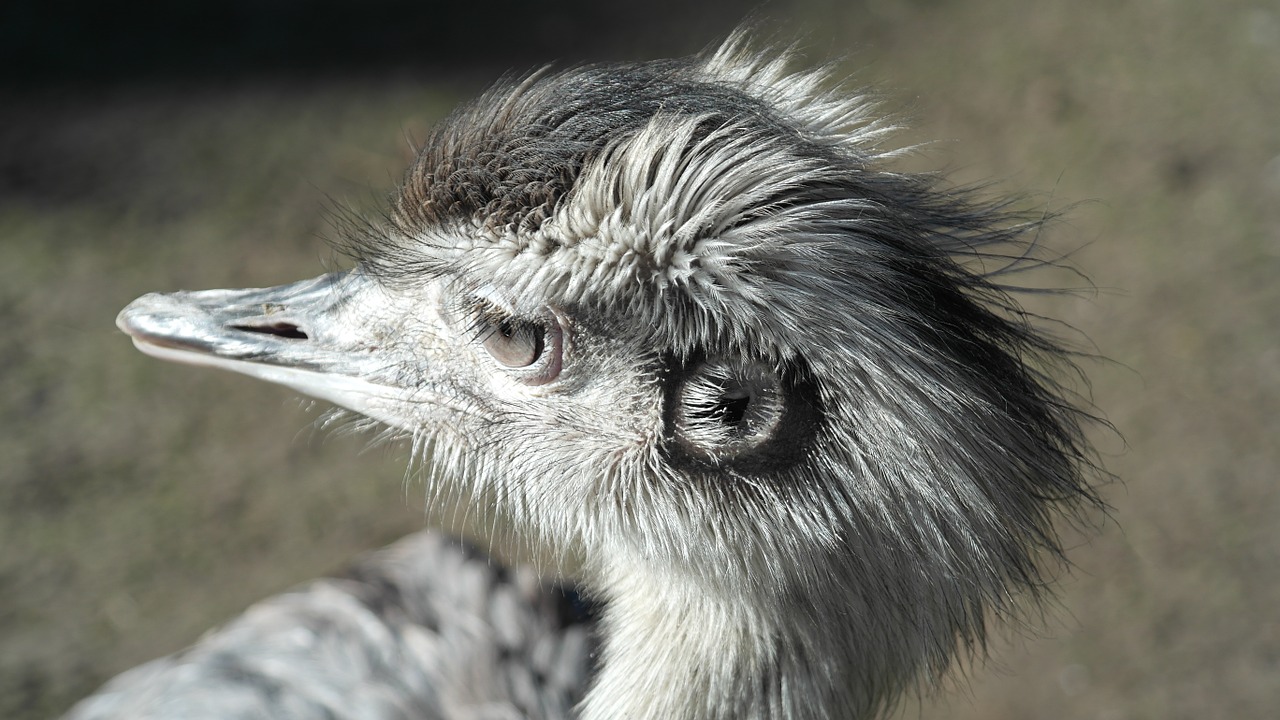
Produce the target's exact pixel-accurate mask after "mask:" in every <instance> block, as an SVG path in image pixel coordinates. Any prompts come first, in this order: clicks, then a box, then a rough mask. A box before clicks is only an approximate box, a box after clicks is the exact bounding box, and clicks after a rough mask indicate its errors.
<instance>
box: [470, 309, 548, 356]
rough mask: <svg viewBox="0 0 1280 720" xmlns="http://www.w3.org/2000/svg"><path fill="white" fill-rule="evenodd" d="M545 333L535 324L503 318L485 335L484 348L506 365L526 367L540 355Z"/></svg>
mask: <svg viewBox="0 0 1280 720" xmlns="http://www.w3.org/2000/svg"><path fill="white" fill-rule="evenodd" d="M545 334H546V333H545V331H544V330H543V329H542V328H540V327H538V326H536V325H533V324H530V323H519V322H515V321H512V320H504V321H502V322H500V323H497V324H496V325H495V326H494V327H493V332H490V333H489V334H488V335H487V336H486V337H485V339H484V348H485V350H486V351H488V353H489V355H490V356H492V357H493V359H494V360H497V361H498V362H499V363H500V364H502V365H504V366H506V367H509V368H522V367H528V366H530V365H532V364H534V363H535V362H537V361H538V358H540V357H542V352H543V349H544V345H545V343H544V339H543V338H544V336H545Z"/></svg>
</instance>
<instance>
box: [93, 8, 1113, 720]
mask: <svg viewBox="0 0 1280 720" xmlns="http://www.w3.org/2000/svg"><path fill="white" fill-rule="evenodd" d="M795 65H796V63H795V62H794V59H793V57H792V53H790V52H789V51H785V50H783V51H776V50H767V51H758V50H755V49H753V48H752V46H751V44H750V43H749V42H748V40H747V38H746V36H745V33H742V32H739V33H737V34H735V35H734V36H732V37H731V38H730V39H729V40H728V41H726V42H725V43H724V44H723V45H722V46H720V47H719V48H717V49H714V50H711V51H708V52H706V53H704V54H702V55H699V56H695V57H693V58H689V59H684V60H670V61H657V62H647V63H637V64H613V65H592V66H584V67H577V68H572V69H568V70H564V71H559V72H552V71H546V70H544V71H539V72H535V73H533V74H530V75H528V76H526V77H523V78H520V79H516V80H512V81H507V82H504V83H501V84H499V85H498V86H496V87H495V88H493V89H491V90H489V91H488V92H486V93H485V94H484V95H483V96H481V97H480V98H479V99H478V100H476V101H474V102H472V103H471V104H469V105H466V106H464V107H463V108H461V109H459V110H457V111H455V112H454V113H453V114H452V115H451V116H450V117H449V118H448V119H446V120H445V121H443V122H442V123H441V124H440V125H439V126H438V127H437V128H436V129H435V130H434V131H433V133H432V134H431V136H430V138H429V139H428V141H427V142H426V143H425V144H424V146H423V147H422V148H421V152H420V154H419V155H418V157H417V159H416V161H415V162H414V163H413V164H412V166H411V168H410V169H409V171H408V173H407V175H406V177H405V179H404V181H403V185H402V187H401V188H400V190H399V191H398V194H397V195H396V196H395V198H394V199H393V201H392V207H391V209H390V210H389V211H388V212H387V213H386V215H385V216H384V217H382V218H378V219H376V220H370V221H353V222H351V223H349V227H347V228H346V230H347V232H346V235H347V236H348V237H347V240H346V245H345V248H344V249H346V250H347V251H349V253H350V255H351V256H352V257H353V258H354V266H353V268H352V269H350V270H347V271H341V272H334V273H330V274H327V275H323V276H321V277H318V278H315V279H312V280H306V281H303V282H299V283H294V284H290V285H284V286H281V287H275V288H268V289H249V290H210V291H203V292H177V293H171V294H151V295H146V296H143V297H141V298H139V299H138V300H136V301H135V302H134V303H132V304H131V305H129V307H127V308H126V309H125V310H124V311H123V312H122V313H121V314H120V317H119V320H118V324H119V326H120V327H121V328H122V329H123V330H124V331H125V332H126V333H128V334H129V335H130V336H132V338H133V341H134V343H135V344H136V345H137V347H138V348H139V349H141V350H142V351H143V352H145V353H148V354H150V355H154V356H156V357H159V358H161V359H165V360H173V361H178V362H184V363H193V364H196V365H203V366H208V367H215V368H222V369H226V370H231V371H234V372H239V373H245V374H248V375H250V376H253V377H257V378H261V379H263V380H267V381H269V382H275V383H281V384H283V385H286V386H289V387H291V388H295V389H296V390H298V391H300V392H302V393H305V394H308V395H311V396H314V397H318V398H322V399H325V400H328V401H331V402H332V403H334V404H336V405H338V406H341V407H342V408H346V409H348V410H350V411H353V412H354V413H357V414H359V415H360V416H362V417H364V418H367V419H369V420H372V421H375V422H376V423H379V424H382V425H385V426H387V427H388V428H391V429H393V430H394V431H395V432H396V433H398V434H399V435H400V436H402V437H403V438H407V440H408V442H409V443H410V445H411V447H412V450H413V457H414V458H415V459H416V461H417V462H420V463H422V464H423V466H424V467H425V468H426V469H427V470H428V472H427V473H426V475H427V477H428V480H427V484H428V490H429V492H430V493H431V496H432V497H433V498H436V499H438V501H439V502H452V503H460V504H461V506H463V507H465V508H467V510H468V512H470V513H473V514H474V515H475V516H477V517H481V518H484V520H483V522H481V523H480V524H481V525H483V526H485V527H490V528H493V537H491V538H488V540H489V541H491V542H494V543H496V544H500V545H503V546H505V547H509V548H514V549H515V550H514V553H515V556H517V557H519V558H520V561H521V564H520V565H519V567H517V568H515V569H512V570H510V571H508V570H503V569H501V568H499V567H497V566H496V565H494V564H493V562H492V561H491V560H490V559H489V558H487V557H486V556H485V555H484V554H483V553H481V552H479V551H477V550H474V549H472V548H470V547H469V546H466V545H464V544H461V543H459V542H457V541H453V540H449V539H447V538H446V536H444V535H442V534H439V533H435V532H423V533H421V534H418V535H415V536H412V537H410V538H408V539H406V540H404V541H402V542H401V543H400V544H398V545H396V546H393V547H392V548H391V549H389V550H387V551H384V552H383V553H382V554H379V555H375V556H373V557H372V558H370V559H369V560H367V561H365V562H364V563H363V564H362V565H360V566H358V567H357V569H356V570H355V571H353V572H352V574H351V575H350V576H349V577H345V578H335V579H329V580H322V581H317V582H316V583H314V584H312V585H310V586H307V587H304V588H302V589H299V590H298V591H296V592H294V593H289V594H286V595H283V596H280V597H277V598H274V599H271V600H268V601H265V602H264V603H262V604H260V605H258V606H256V607H255V608H252V609H250V610H249V611H248V612H247V613H246V614H245V615H244V616H243V617H242V618H240V619H238V620H236V621H234V622H233V623H232V624H230V625H229V626H228V627H226V628H224V629H222V630H221V631H219V632H217V633H214V634H212V635H211V636H209V637H207V638H206V639H204V640H202V641H201V642H200V643H199V644H197V645H196V646H194V647H193V648H191V649H189V650H187V651H185V652H183V653H180V654H178V655H175V656H173V657H170V658H165V659H162V660H158V661H155V662H153V663H150V664H148V665H144V666H142V667H141V668H138V669H135V670H133V671H131V672H129V673H126V674H125V675H123V676H121V677H119V678H117V679H116V680H114V681H113V682H111V683H109V684H108V685H107V686H106V687H105V688H104V689H103V690H102V691H100V692H99V694H98V695H96V696H94V697H92V698H90V699H88V700H86V701H84V702H83V703H82V704H81V705H79V706H77V708H76V709H75V710H74V711H73V712H72V714H71V717H74V718H77V719H81V720H83V719H87V718H106V717H130V718H144V717H145V718H150V717H161V716H174V717H178V716H180V717H244V718H249V717H271V718H283V717H288V718H310V717H341V718H410V717H413V718H514V717H531V718H558V717H578V718H582V719H583V720H606V719H613V718H629V719H631V720H646V719H649V720H671V719H673V718H681V719H687V720H710V719H713V718H714V719H724V720H728V719H735V720H737V719H742V718H761V719H764V718H791V719H804V718H871V717H875V716H877V715H880V714H882V713H884V712H886V711H887V710H888V709H889V708H890V707H891V706H892V705H893V703H894V702H895V700H896V699H898V698H900V697H901V696H902V694H903V693H904V692H907V691H909V690H911V689H913V688H915V687H919V686H928V685H929V684H931V683H933V682H935V681H936V680H937V679H938V678H939V677H940V676H941V675H942V674H943V673H944V672H946V671H947V669H948V668H949V667H951V666H953V665H954V664H955V663H956V662H958V661H963V660H964V659H965V658H967V657H971V656H973V655H975V654H981V652H982V651H983V648H984V640H985V638H986V637H987V632H988V623H989V621H991V620H992V619H993V618H1000V617H1004V616H1007V615H1009V614H1010V613H1015V612H1017V610H1018V608H1019V607H1020V606H1021V605H1022V604H1023V603H1024V602H1031V603H1034V602H1035V600H1036V599H1037V598H1039V597H1040V596H1041V595H1042V594H1043V591H1044V588H1045V587H1046V585H1047V584H1048V583H1049V582H1050V581H1051V580H1052V577H1051V573H1050V572H1049V569H1050V568H1052V567H1056V566H1057V565H1058V557H1059V556H1060V555H1061V547H1060V543H1059V541H1058V539H1057V535H1056V533H1055V530H1054V523H1055V521H1056V519H1057V518H1058V517H1059V516H1061V515H1063V514H1065V515H1067V516H1071V517H1079V516H1080V513H1083V512H1086V511H1088V510H1089V509H1090V508H1092V507H1095V506H1096V505H1097V504H1098V503H1099V500H1098V496H1097V493H1096V478H1097V476H1098V467H1097V464H1096V462H1095V461H1094V460H1093V457H1094V453H1093V451H1092V449H1091V448H1090V446H1089V444H1088V441H1087V439H1086V437H1085V434H1084V432H1083V428H1084V427H1085V426H1086V425H1087V421H1088V419H1089V416H1088V414H1087V413H1086V412H1085V411H1084V410H1082V409H1081V408H1080V407H1079V403H1078V402H1076V400H1075V397H1074V396H1073V395H1072V393H1071V391H1070V389H1069V388H1068V387H1067V386H1066V385H1065V382H1066V381H1065V379H1064V378H1067V377H1070V374H1071V373H1073V372H1076V370H1075V365H1074V356H1073V355H1072V353H1070V352H1069V351H1067V350H1065V349H1063V348H1062V346H1061V345H1060V343H1059V342H1057V341H1056V340H1054V339H1053V338H1052V337H1051V336H1050V335H1049V334H1048V333H1046V332H1044V330H1043V329H1042V328H1041V327H1039V326H1038V325H1037V323H1036V322H1035V320H1036V318H1034V317H1033V316H1032V315H1031V314H1030V313H1028V312H1027V311H1025V310H1024V309H1023V308H1022V306H1021V305H1020V304H1019V302H1018V301H1017V299H1016V298H1015V297H1014V288H1012V287H1011V286H1010V285H1008V284H1007V283H1006V279H1007V277H1008V276H1009V274H1010V273H1011V272H1013V271H1016V270H1019V269H1023V268H1025V267H1028V266H1030V265H1034V264H1035V261H1034V260H1033V259H1032V257H1033V254H1032V253H1031V252H1030V251H1029V250H1028V248H1029V246H1032V245H1034V241H1035V238H1036V237H1037V235H1038V232H1039V229H1040V226H1041V224H1042V221H1041V220H1040V219H1038V218H1036V217H1034V216H1029V215H1025V214H1019V213H1017V212H1015V211H1011V210H1009V208H1010V205H1009V204H1008V203H1007V202H1004V201H989V200H983V199H981V198H979V197H977V196H976V195H975V193H973V192H971V191H968V190H965V189H958V188H955V187H950V186H948V185H946V184H944V183H943V182H942V181H941V180H940V179H939V178H937V177H935V176H932V175H916V174H908V173H903V172H897V171H894V170H893V169H892V167H891V165H892V161H893V159H894V158H895V157H896V156H897V155H898V154H899V152H900V150H896V149H894V148H892V147H890V146H888V145H886V144H885V143H886V140H887V135H888V133H889V132H890V131H891V130H892V129H893V127H892V126H891V124H890V123H889V122H888V121H886V120H885V119H883V118H881V117H880V116H879V114H878V113H877V109H876V105H875V102H874V101H873V100H871V99H870V98H869V97H868V96H867V95H866V94H862V93H858V92H852V91H850V90H849V89H847V88H845V87H843V86H841V85H840V84H839V83H834V82H833V81H832V77H831V76H832V72H831V71H830V69H794V68H795ZM542 578H548V580H543V579H542ZM557 584H562V585H564V586H566V587H569V588H572V589H573V590H572V592H568V593H566V592H564V591H561V590H559V589H557V587H558V585H557Z"/></svg>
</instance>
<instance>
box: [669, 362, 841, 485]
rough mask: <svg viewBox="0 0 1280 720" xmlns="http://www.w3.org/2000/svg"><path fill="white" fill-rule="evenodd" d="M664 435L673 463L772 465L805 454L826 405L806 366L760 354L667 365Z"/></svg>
mask: <svg viewBox="0 0 1280 720" xmlns="http://www.w3.org/2000/svg"><path fill="white" fill-rule="evenodd" d="M667 377H668V382H667V384H666V411H665V422H666V428H665V435H666V438H667V443H666V445H667V449H668V452H669V455H670V457H671V460H672V461H673V462H675V463H688V464H692V465H696V466H701V467H704V468H706V467H710V468H723V467H736V468H741V469H742V471H743V472H748V473H754V472H759V471H771V470H776V469H779V468H781V467H785V466H788V465H792V464H794V463H796V462H798V461H800V460H801V459H802V458H803V457H804V455H805V453H806V452H807V450H808V448H809V445H810V442H811V440H812V438H813V436H814V434H815V431H816V428H817V423H818V420H819V417H820V415H821V413H820V412H819V411H818V408H817V392H816V387H815V386H814V384H813V382H812V380H810V379H809V378H808V375H807V373H805V372H803V371H800V370H799V369H797V368H795V367H782V368H779V367H777V366H775V365H772V364H770V363H766V362H764V361H762V360H754V359H743V358H738V357H710V358H708V357H705V356H703V357H699V358H696V359H691V360H689V361H687V362H684V363H678V362H672V363H671V364H670V365H669V372H668V374H667Z"/></svg>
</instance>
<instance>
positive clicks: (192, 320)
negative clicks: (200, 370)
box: [116, 272, 402, 420]
mask: <svg viewBox="0 0 1280 720" xmlns="http://www.w3.org/2000/svg"><path fill="white" fill-rule="evenodd" d="M376 294H377V289H376V287H375V286H374V284H373V283H372V282H371V281H370V280H369V279H368V278H366V277H365V276H364V275H363V274H361V273H358V272H338V273H331V274H328V275H322V276H320V277H317V278H313V279H311V280H304V281H302V282H297V283H292V284H289V285H281V286H278V287H273V288H252V289H246V290H204V291H199V292H176V293H152V294H150V295H144V296H142V297H140V298H138V299H137V300H134V301H133V302H132V303H130V304H129V306H128V307H126V308H125V309H124V310H122V311H121V312H120V315H119V316H118V317H117V318H116V325H118V326H119V327H120V329H121V330H123V331H125V332H126V333H128V334H129V335H130V336H131V337H132V338H133V342H134V344H135V345H137V346H138V349H140V350H142V351H143V352H145V353H147V354H148V355H154V356H156V357H159V358H162V359H165V360H173V361H177V362H183V363H190V364H193V365H204V366H209V367H217V368H223V369H226V370H232V371H234V372H239V373H243V374H246V375H250V376H253V377H256V378H259V379H262V380H266V381H268V382H274V383H279V384H282V385H286V386H288V387H291V388H294V389H295V390H298V391H299V392H302V393H305V394H308V395H311V396H314V397H318V398H322V399H325V400H329V401H331V402H334V403H337V404H339V405H342V406H344V407H348V408H350V409H352V410H356V411H357V412H361V413H364V414H366V415H369V416H371V417H375V418H379V419H384V420H390V418H389V417H388V414H389V411H390V410H391V406H392V405H394V401H395V400H396V399H397V398H398V397H400V396H401V395H402V393H401V392H400V391H398V390H397V389H396V388H395V387H394V384H392V383H391V378H390V377H389V376H390V375H391V374H392V373H390V372H388V365H387V360H386V358H385V356H383V355H382V354H380V353H376V352H374V351H375V350H378V349H379V345H380V344H381V343H380V342H379V341H378V331H377V330H376V328H374V327H372V326H371V323H369V322H367V321H364V320H362V319H361V317H360V316H359V315H358V314H357V309H358V308H361V307H362V306H365V307H367V306H368V305H369V304H370V303H369V302H368V301H369V300H371V299H375V298H371V297H369V296H373V295H376Z"/></svg>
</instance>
